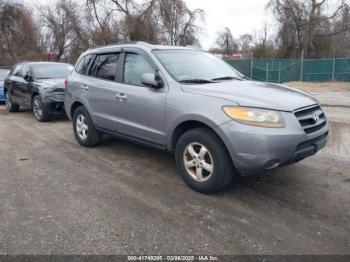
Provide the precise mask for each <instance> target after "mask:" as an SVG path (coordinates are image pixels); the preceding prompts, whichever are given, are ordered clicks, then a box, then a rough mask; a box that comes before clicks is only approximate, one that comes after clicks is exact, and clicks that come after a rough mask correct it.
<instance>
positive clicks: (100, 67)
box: [89, 54, 119, 81]
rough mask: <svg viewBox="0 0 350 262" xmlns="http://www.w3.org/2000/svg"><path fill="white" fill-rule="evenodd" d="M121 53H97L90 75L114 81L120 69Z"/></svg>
mask: <svg viewBox="0 0 350 262" xmlns="http://www.w3.org/2000/svg"><path fill="white" fill-rule="evenodd" d="M118 61H119V54H103V55H97V56H96V57H95V59H94V62H93V63H92V65H91V67H90V70H89V75H91V76H95V77H98V78H102V79H106V80H111V81H114V80H115V78H116V74H117V69H118Z"/></svg>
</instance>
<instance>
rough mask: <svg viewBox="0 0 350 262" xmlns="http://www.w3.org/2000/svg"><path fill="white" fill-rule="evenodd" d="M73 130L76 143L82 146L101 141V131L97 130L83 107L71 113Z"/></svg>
mask: <svg viewBox="0 0 350 262" xmlns="http://www.w3.org/2000/svg"><path fill="white" fill-rule="evenodd" d="M73 130H74V134H75V138H76V139H77V141H78V143H79V144H80V145H82V146H84V147H95V146H97V145H98V144H99V143H100V142H101V138H102V133H101V132H99V131H97V130H96V128H95V125H94V123H93V122H92V119H91V117H90V115H89V113H88V111H87V110H86V109H85V108H84V107H83V106H80V107H78V108H77V109H76V110H75V111H74V113H73Z"/></svg>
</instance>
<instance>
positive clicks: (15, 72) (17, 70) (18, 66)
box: [12, 65, 22, 77]
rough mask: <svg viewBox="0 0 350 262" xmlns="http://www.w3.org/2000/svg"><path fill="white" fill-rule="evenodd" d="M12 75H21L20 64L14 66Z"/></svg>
mask: <svg viewBox="0 0 350 262" xmlns="http://www.w3.org/2000/svg"><path fill="white" fill-rule="evenodd" d="M12 75H14V76H20V77H21V76H22V65H17V66H16V68H15V69H14V70H13V73H12Z"/></svg>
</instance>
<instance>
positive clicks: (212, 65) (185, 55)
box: [153, 49, 242, 83]
mask: <svg viewBox="0 0 350 262" xmlns="http://www.w3.org/2000/svg"><path fill="white" fill-rule="evenodd" d="M153 52H154V54H155V55H156V57H157V58H158V59H159V61H160V62H161V64H162V65H163V66H164V67H165V69H166V70H167V71H168V73H169V74H170V75H171V76H172V77H173V78H174V79H175V80H176V81H178V82H185V83H186V81H188V82H190V81H191V80H203V81H208V82H209V81H215V80H220V79H227V80H229V79H230V78H232V79H237V78H239V79H242V75H241V74H240V73H238V72H237V71H236V70H235V69H234V68H232V67H231V66H230V65H228V64H227V63H226V62H224V61H223V60H221V59H218V58H216V57H215V56H213V55H211V54H208V53H205V52H202V51H198V50H184V49H182V50H181V49H179V50H156V51H153ZM198 82H199V83H200V81H198Z"/></svg>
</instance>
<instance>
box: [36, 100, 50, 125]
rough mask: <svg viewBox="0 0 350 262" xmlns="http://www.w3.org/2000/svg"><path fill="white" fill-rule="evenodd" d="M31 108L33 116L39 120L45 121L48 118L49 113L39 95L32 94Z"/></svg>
mask: <svg viewBox="0 0 350 262" xmlns="http://www.w3.org/2000/svg"><path fill="white" fill-rule="evenodd" d="M32 108H33V113H34V116H35V118H36V120H38V121H39V122H47V121H48V120H49V119H50V114H49V113H48V112H47V110H46V107H45V105H44V103H43V101H42V99H41V97H40V96H39V95H36V96H34V98H33V101H32Z"/></svg>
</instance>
